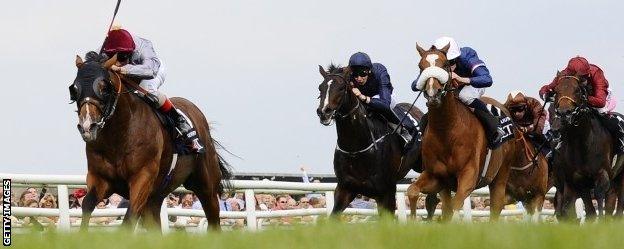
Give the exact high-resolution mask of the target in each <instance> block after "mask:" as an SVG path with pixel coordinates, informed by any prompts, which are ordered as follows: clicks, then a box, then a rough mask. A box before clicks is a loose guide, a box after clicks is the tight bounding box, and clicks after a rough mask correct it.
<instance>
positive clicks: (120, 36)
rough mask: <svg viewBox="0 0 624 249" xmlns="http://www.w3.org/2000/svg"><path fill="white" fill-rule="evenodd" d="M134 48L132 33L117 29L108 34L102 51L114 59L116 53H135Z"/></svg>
mask: <svg viewBox="0 0 624 249" xmlns="http://www.w3.org/2000/svg"><path fill="white" fill-rule="evenodd" d="M134 48H135V47H134V40H133V39H132V35H130V32H128V31H126V30H125V29H115V30H111V31H110V32H108V36H107V37H106V40H105V41H104V45H103V46H102V51H103V52H104V53H106V54H107V55H108V56H109V57H112V56H113V55H115V54H116V53H130V52H132V51H134Z"/></svg>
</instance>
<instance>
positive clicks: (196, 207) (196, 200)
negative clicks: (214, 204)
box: [192, 194, 203, 210]
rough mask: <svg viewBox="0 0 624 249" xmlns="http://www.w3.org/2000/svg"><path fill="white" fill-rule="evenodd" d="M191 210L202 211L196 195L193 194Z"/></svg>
mask: <svg viewBox="0 0 624 249" xmlns="http://www.w3.org/2000/svg"><path fill="white" fill-rule="evenodd" d="M192 196H193V209H197V210H203V208H202V204H201V202H200V201H199V198H198V197H197V195H196V194H193V195H192Z"/></svg>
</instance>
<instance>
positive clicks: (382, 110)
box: [369, 97, 416, 143]
mask: <svg viewBox="0 0 624 249" xmlns="http://www.w3.org/2000/svg"><path fill="white" fill-rule="evenodd" d="M373 98H374V97H373ZM369 106H370V107H371V109H373V110H374V111H375V112H377V113H379V114H381V115H382V116H383V117H384V118H386V120H388V122H389V123H390V124H393V125H403V127H405V129H401V128H399V129H398V130H397V131H398V133H399V135H401V137H402V138H403V139H404V140H405V142H406V143H408V142H410V141H411V140H412V135H411V133H412V132H413V131H414V130H415V128H416V127H415V126H414V125H413V124H410V125H405V124H406V123H410V122H405V121H403V122H402V124H399V123H401V120H400V119H399V117H397V115H396V113H394V111H392V109H391V108H390V106H388V105H383V104H372V105H369Z"/></svg>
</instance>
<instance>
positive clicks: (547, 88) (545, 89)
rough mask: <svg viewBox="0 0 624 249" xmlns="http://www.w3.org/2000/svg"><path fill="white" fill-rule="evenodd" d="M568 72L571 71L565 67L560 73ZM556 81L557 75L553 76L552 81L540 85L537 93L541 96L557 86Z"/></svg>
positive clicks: (565, 73) (566, 73)
mask: <svg viewBox="0 0 624 249" xmlns="http://www.w3.org/2000/svg"><path fill="white" fill-rule="evenodd" d="M570 73H571V72H570V71H569V70H568V69H567V68H566V69H563V71H561V74H563V75H568V74H570ZM557 83H558V82H557V76H555V78H554V79H553V80H552V81H550V83H548V84H546V85H544V86H542V88H540V90H539V95H540V96H543V95H544V94H546V93H547V92H550V91H552V90H553V89H555V87H557Z"/></svg>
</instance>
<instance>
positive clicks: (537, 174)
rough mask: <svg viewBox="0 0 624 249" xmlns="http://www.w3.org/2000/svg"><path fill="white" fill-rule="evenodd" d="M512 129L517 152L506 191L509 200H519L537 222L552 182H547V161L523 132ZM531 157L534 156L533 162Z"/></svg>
mask: <svg viewBox="0 0 624 249" xmlns="http://www.w3.org/2000/svg"><path fill="white" fill-rule="evenodd" d="M514 130H515V132H514V134H515V139H514V143H515V148H516V150H517V152H516V157H515V160H514V162H512V165H511V173H510V174H509V180H508V181H507V191H506V193H507V196H508V200H509V201H521V202H522V203H523V204H524V207H525V209H526V211H527V213H528V214H529V216H530V218H531V221H533V222H537V221H539V219H540V212H541V211H542V206H543V205H544V198H545V196H546V193H547V192H548V190H549V189H550V188H551V187H552V183H550V182H549V175H548V162H547V161H546V158H545V157H544V155H542V154H541V153H539V152H538V151H537V150H536V148H535V146H534V145H533V144H532V143H531V142H530V141H529V138H528V137H527V135H526V134H525V133H523V132H522V131H520V130H518V129H514ZM536 154H537V155H536ZM533 158H536V160H535V162H533ZM549 183H550V184H549ZM508 203H509V202H508Z"/></svg>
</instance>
